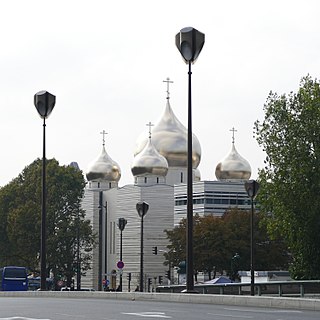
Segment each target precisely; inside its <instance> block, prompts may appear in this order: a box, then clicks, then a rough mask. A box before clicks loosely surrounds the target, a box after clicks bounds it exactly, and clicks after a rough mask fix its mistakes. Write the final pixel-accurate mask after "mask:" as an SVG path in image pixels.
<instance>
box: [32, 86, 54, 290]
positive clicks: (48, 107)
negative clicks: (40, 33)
mask: <svg viewBox="0 0 320 320" xmlns="http://www.w3.org/2000/svg"><path fill="white" fill-rule="evenodd" d="M55 103H56V97H55V96H54V95H52V94H51V93H49V92H47V91H39V92H37V93H36V94H35V95H34V105H35V107H36V108H37V111H38V113H39V115H40V117H41V118H42V119H43V155H42V201H41V248H40V277H41V282H40V289H41V290H46V279H47V270H46V269H47V268H46V264H47V261H46V215H47V212H46V202H47V190H46V118H48V117H49V115H50V113H51V111H52V110H53V108H54V105H55Z"/></svg>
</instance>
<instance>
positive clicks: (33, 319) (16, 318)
mask: <svg viewBox="0 0 320 320" xmlns="http://www.w3.org/2000/svg"><path fill="white" fill-rule="evenodd" d="M0 320H50V319H35V318H26V317H10V318H0Z"/></svg>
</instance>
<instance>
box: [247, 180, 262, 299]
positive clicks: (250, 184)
mask: <svg viewBox="0 0 320 320" xmlns="http://www.w3.org/2000/svg"><path fill="white" fill-rule="evenodd" d="M259 186H260V185H259V183H258V182H257V181H255V180H248V181H246V182H245V184H244V187H245V189H246V191H247V194H248V196H249V197H250V199H251V220H250V224H251V236H250V248H251V259H250V271H251V285H250V294H251V295H252V296H254V248H253V222H254V221H253V219H254V216H253V214H254V207H253V199H254V198H255V196H256V195H257V193H258V190H259Z"/></svg>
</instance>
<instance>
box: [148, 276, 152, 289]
mask: <svg viewBox="0 0 320 320" xmlns="http://www.w3.org/2000/svg"><path fill="white" fill-rule="evenodd" d="M151 285H152V279H151V278H148V286H149V287H150V286H151Z"/></svg>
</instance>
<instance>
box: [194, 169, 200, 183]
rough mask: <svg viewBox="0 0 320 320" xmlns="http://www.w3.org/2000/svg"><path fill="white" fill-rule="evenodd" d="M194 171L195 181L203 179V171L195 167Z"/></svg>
mask: <svg viewBox="0 0 320 320" xmlns="http://www.w3.org/2000/svg"><path fill="white" fill-rule="evenodd" d="M193 171H194V181H201V173H200V170H199V168H196V169H193Z"/></svg>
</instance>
